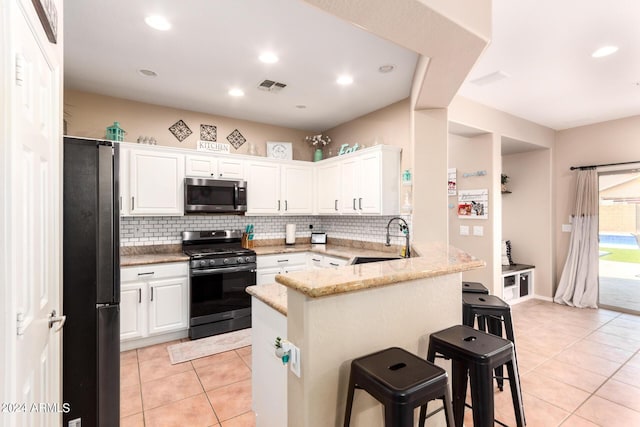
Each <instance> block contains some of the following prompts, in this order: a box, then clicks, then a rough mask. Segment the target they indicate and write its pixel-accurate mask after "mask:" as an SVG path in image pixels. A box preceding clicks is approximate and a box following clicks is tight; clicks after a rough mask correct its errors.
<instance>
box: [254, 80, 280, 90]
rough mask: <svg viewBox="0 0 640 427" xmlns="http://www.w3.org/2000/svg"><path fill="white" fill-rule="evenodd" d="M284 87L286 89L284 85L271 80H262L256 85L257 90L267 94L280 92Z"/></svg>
mask: <svg viewBox="0 0 640 427" xmlns="http://www.w3.org/2000/svg"><path fill="white" fill-rule="evenodd" d="M285 87H287V85H286V84H284V83H280V82H274V81H273V80H263V81H262V82H261V83H260V84H259V85H258V89H260V90H264V91H267V92H280V91H281V90H282V89H284V88H285Z"/></svg>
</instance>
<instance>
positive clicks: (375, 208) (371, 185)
mask: <svg viewBox="0 0 640 427" xmlns="http://www.w3.org/2000/svg"><path fill="white" fill-rule="evenodd" d="M381 167H382V166H381V162H380V153H371V154H367V155H364V156H362V158H361V159H360V177H359V192H358V193H359V194H358V210H359V211H360V213H367V214H375V213H380V212H381V207H380V199H381V186H380V169H381Z"/></svg>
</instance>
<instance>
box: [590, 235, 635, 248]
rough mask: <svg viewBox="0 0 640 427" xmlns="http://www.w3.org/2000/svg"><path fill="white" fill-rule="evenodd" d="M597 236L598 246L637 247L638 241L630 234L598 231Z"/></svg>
mask: <svg viewBox="0 0 640 427" xmlns="http://www.w3.org/2000/svg"><path fill="white" fill-rule="evenodd" d="M598 236H599V237H600V246H610V247H628V248H630V249H631V248H633V249H637V248H638V242H637V241H636V238H635V237H634V236H633V235H632V234H606V233H600V234H599V235H598Z"/></svg>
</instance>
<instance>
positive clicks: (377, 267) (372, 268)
mask: <svg viewBox="0 0 640 427" xmlns="http://www.w3.org/2000/svg"><path fill="white" fill-rule="evenodd" d="M412 248H415V253H416V254H419V256H417V257H414V258H402V259H398V260H392V261H385V262H376V263H370V264H359V265H347V266H343V267H338V268H332V269H319V270H308V271H299V272H292V273H289V274H287V275H281V274H279V275H277V276H276V281H277V282H279V283H281V284H283V285H284V286H286V287H288V288H291V289H294V290H296V291H298V292H300V293H302V294H304V295H306V296H308V297H311V298H317V297H323V296H329V295H336V294H340V293H345V292H353V291H357V290H360V289H369V288H375V287H379V286H386V285H391V284H394V283H398V282H404V281H409V280H416V279H423V278H429V277H436V276H443V275H446V274H452V273H459V272H462V271H467V270H473V269H476V268H481V267H484V266H485V265H486V264H485V262H484V261H482V260H479V259H477V258H475V257H473V256H471V255H469V254H467V253H466V252H464V251H462V250H460V249H457V248H454V247H453V246H449V245H446V244H443V243H428V244H414V245H412Z"/></svg>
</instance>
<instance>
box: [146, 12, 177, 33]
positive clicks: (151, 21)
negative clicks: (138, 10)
mask: <svg viewBox="0 0 640 427" xmlns="http://www.w3.org/2000/svg"><path fill="white" fill-rule="evenodd" d="M144 22H146V23H147V25H148V26H150V27H151V28H154V29H156V30H160V31H167V30H168V29H170V28H171V24H170V23H169V21H167V18H165V17H164V16H160V15H152V16H147V17H146V18H144Z"/></svg>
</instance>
